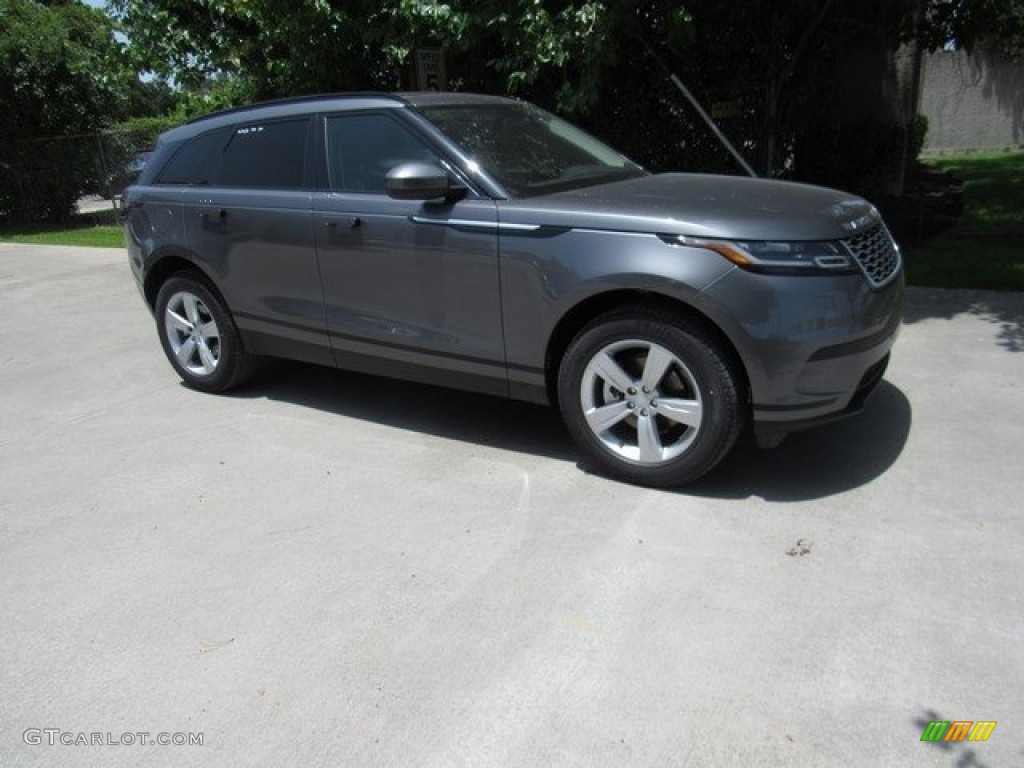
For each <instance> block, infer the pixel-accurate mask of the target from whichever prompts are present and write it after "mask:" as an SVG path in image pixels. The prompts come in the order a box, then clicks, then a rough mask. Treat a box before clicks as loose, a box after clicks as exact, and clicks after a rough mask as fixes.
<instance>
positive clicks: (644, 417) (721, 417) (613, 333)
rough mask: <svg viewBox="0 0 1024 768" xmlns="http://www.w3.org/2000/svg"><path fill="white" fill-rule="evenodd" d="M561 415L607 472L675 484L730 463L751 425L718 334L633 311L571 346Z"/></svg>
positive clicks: (599, 323) (603, 322)
mask: <svg viewBox="0 0 1024 768" xmlns="http://www.w3.org/2000/svg"><path fill="white" fill-rule="evenodd" d="M558 399H559V405H560V406H561V410H562V416H563V418H564V419H565V423H566V425H567V427H568V429H569V432H570V433H571V434H572V436H573V438H574V440H575V441H576V443H577V444H578V445H579V447H580V448H581V449H582V450H583V451H584V453H585V454H586V456H587V458H588V459H589V460H590V462H591V463H592V464H593V465H594V466H595V468H597V469H598V470H599V471H601V472H603V473H605V474H608V475H610V476H612V477H616V478H619V479H622V480H626V481H628V482H633V483H639V484H642V485H650V486H656V487H670V486H678V485H683V484H685V483H689V482H692V481H693V480H696V479H697V478H698V477H700V476H701V475H703V474H704V473H706V472H708V471H709V470H710V469H711V468H712V467H714V466H715V465H716V464H718V462H719V461H721V460H722V458H724V456H725V455H726V453H728V451H729V450H730V449H731V448H732V446H733V444H734V443H735V442H736V438H737V437H738V436H739V433H740V431H741V429H742V427H743V423H744V405H743V398H742V396H741V384H740V379H739V377H738V376H737V375H735V374H734V372H733V371H732V369H731V368H730V366H729V364H728V362H727V358H726V357H725V356H724V355H723V354H722V352H721V350H720V349H719V348H718V346H717V344H716V343H715V342H714V340H713V339H712V338H711V336H710V335H709V334H706V333H705V332H704V331H703V330H702V329H700V328H696V327H690V326H688V324H687V323H686V320H685V319H684V318H682V317H680V316H678V315H676V314H674V313H672V312H668V311H661V310H650V309H642V308H635V309H625V310H618V311H615V312H611V313H609V314H607V315H604V316H602V317H599V318H597V319H596V320H595V321H593V322H592V323H590V324H589V325H588V326H587V327H585V328H584V329H583V330H582V331H581V332H580V333H579V334H578V335H577V337H576V338H575V339H574V340H573V342H572V343H571V344H570V345H569V349H568V350H567V351H566V354H565V357H564V358H563V360H562V365H561V367H560V371H559V378H558Z"/></svg>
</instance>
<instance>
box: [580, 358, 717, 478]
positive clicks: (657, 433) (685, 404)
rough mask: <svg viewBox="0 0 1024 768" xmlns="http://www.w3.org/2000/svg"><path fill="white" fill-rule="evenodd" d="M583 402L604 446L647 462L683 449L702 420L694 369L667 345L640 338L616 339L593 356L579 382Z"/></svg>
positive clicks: (660, 460)
mask: <svg viewBox="0 0 1024 768" xmlns="http://www.w3.org/2000/svg"><path fill="white" fill-rule="evenodd" d="M580 405H581V406H582V408H583V416H584V418H585V419H586V422H587V426H588V427H589V428H590V431H591V432H593V434H594V436H595V437H597V439H598V440H600V441H601V443H602V444H603V445H604V447H605V448H607V449H608V450H609V451H611V452H612V453H613V454H615V455H616V456H617V457H619V458H622V459H625V460H627V461H630V462H633V463H637V464H642V465H648V466H650V465H656V464H662V463H664V462H667V461H670V460H672V459H674V458H676V457H677V456H679V455H681V454H682V453H684V452H685V451H686V450H687V449H688V448H689V447H690V446H691V445H692V444H693V441H694V440H695V439H696V437H697V434H698V432H699V431H700V426H701V421H702V420H703V401H702V398H701V393H700V389H699V388H698V386H697V382H696V379H695V378H694V376H693V374H692V373H691V372H690V369H689V368H687V367H686V365H685V364H684V363H683V361H682V360H680V359H679V358H678V357H677V356H676V355H674V354H672V353H671V352H670V351H668V350H667V349H666V348H665V347H663V346H661V345H660V344H655V343H654V342H650V341H643V340H641V339H626V340H624V341H616V342H614V343H612V344H609V345H607V346H605V347H603V348H602V349H601V350H600V351H599V352H598V353H597V354H596V355H594V357H593V358H591V360H590V362H589V363H588V364H587V367H586V369H585V370H584V371H583V378H582V381H581V382H580Z"/></svg>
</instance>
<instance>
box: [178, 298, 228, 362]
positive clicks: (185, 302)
mask: <svg viewBox="0 0 1024 768" xmlns="http://www.w3.org/2000/svg"><path fill="white" fill-rule="evenodd" d="M164 332H165V333H166V334H167V341H168V342H170V345H171V351H172V352H173V353H174V357H175V359H176V360H177V361H178V365H180V366H181V367H182V368H184V369H185V370H186V371H188V372H189V373H191V374H193V375H195V376H209V375H211V374H212V373H213V372H214V371H216V370H217V365H218V364H219V363H220V329H219V328H218V327H217V321H216V320H214V319H213V314H212V313H211V312H210V309H209V308H208V307H207V306H206V304H204V303H203V300H202V299H200V298H199V297H198V296H196V295H195V294H194V293H191V292H189V291H178V292H177V293H175V294H174V295H173V296H171V298H170V301H168V302H167V309H166V310H165V313H164Z"/></svg>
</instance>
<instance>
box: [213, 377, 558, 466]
mask: <svg viewBox="0 0 1024 768" xmlns="http://www.w3.org/2000/svg"><path fill="white" fill-rule="evenodd" d="M228 396H229V397H250V398H259V397H265V398H267V399H270V400H277V401H282V402H287V403H294V404H296V405H302V406H306V407H309V408H314V409H317V410H320V411H326V412H328V413H334V414H338V415H340V416H346V417H349V418H353V419H360V420H363V421H369V422H373V423H375V424H382V425H385V426H389V427H396V428H398V429H406V430H410V431H413V432H422V433H425V434H430V435H436V436H438V437H443V438H445V439H448V440H459V441H462V442H465V443H475V444H477V445H485V446H493V447H495V448H500V449H503V450H509V451H517V452H520V453H529V454H536V455H538V456H546V457H548V458H552V459H560V460H563V461H573V460H574V459H575V457H576V451H575V448H574V447H573V445H572V441H571V440H570V439H569V435H568V434H567V433H566V432H565V429H564V427H563V426H562V421H561V419H560V418H559V416H558V413H557V412H556V411H555V410H554V409H552V408H546V407H544V406H540V405H531V404H529V403H522V402H516V401H510V400H505V399H502V398H499V397H489V396H487V395H478V394H475V393H472V392H460V391H458V390H454V389H445V388H443V387H434V386H430V385H428V384H418V383H412V382H407V381H400V380H398V379H389V378H385V377H378V376H370V375H367V374H362V373H355V372H352V371H340V370H335V369H333V368H325V367H320V366H315V365H305V364H303V363H295V362H290V361H285V360H273V361H269V362H268V363H267V366H266V369H265V370H264V371H262V372H261V373H260V375H259V376H257V377H255V378H254V379H253V381H252V382H251V383H250V384H247V385H246V386H244V387H241V388H239V389H237V390H232V391H231V392H230V393H229V394H228Z"/></svg>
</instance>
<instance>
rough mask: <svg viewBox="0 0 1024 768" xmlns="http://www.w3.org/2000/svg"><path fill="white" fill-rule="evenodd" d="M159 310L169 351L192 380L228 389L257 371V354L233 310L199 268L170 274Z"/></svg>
mask: <svg viewBox="0 0 1024 768" xmlns="http://www.w3.org/2000/svg"><path fill="white" fill-rule="evenodd" d="M155 313H156V327H157V333H158V334H159V336H160V344H161V346H162V347H163V349H164V354H165V355H167V359H168V360H169V361H170V363H171V365H172V366H173V367H174V370H175V371H177V373H178V375H179V376H180V377H181V380H182V381H184V382H185V384H187V385H188V386H190V387H192V388H193V389H197V390H199V391H201V392H224V391H225V390H228V389H231V388H232V387H235V386H238V385H239V384H241V383H242V382H243V381H245V379H246V378H248V377H249V376H250V374H251V373H252V370H253V362H254V361H253V358H252V357H251V356H249V355H247V354H246V352H245V348H244V347H243V346H242V338H241V335H240V334H239V333H238V327H237V326H236V325H235V321H234V320H233V319H232V317H231V313H230V312H228V310H227V308H226V307H225V306H224V303H223V302H222V301H221V299H220V298H219V297H218V296H217V295H216V294H215V293H214V292H213V291H212V290H211V289H210V288H209V286H208V285H207V284H206V282H205V280H203V278H202V277H200V276H199V275H198V274H195V273H192V272H183V273H178V274H176V275H175V276H173V277H171V278H170V279H168V280H167V281H166V282H165V283H164V284H163V285H162V286H161V288H160V293H158V294H157V297H156V308H155ZM196 320H198V322H195V321H196Z"/></svg>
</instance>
